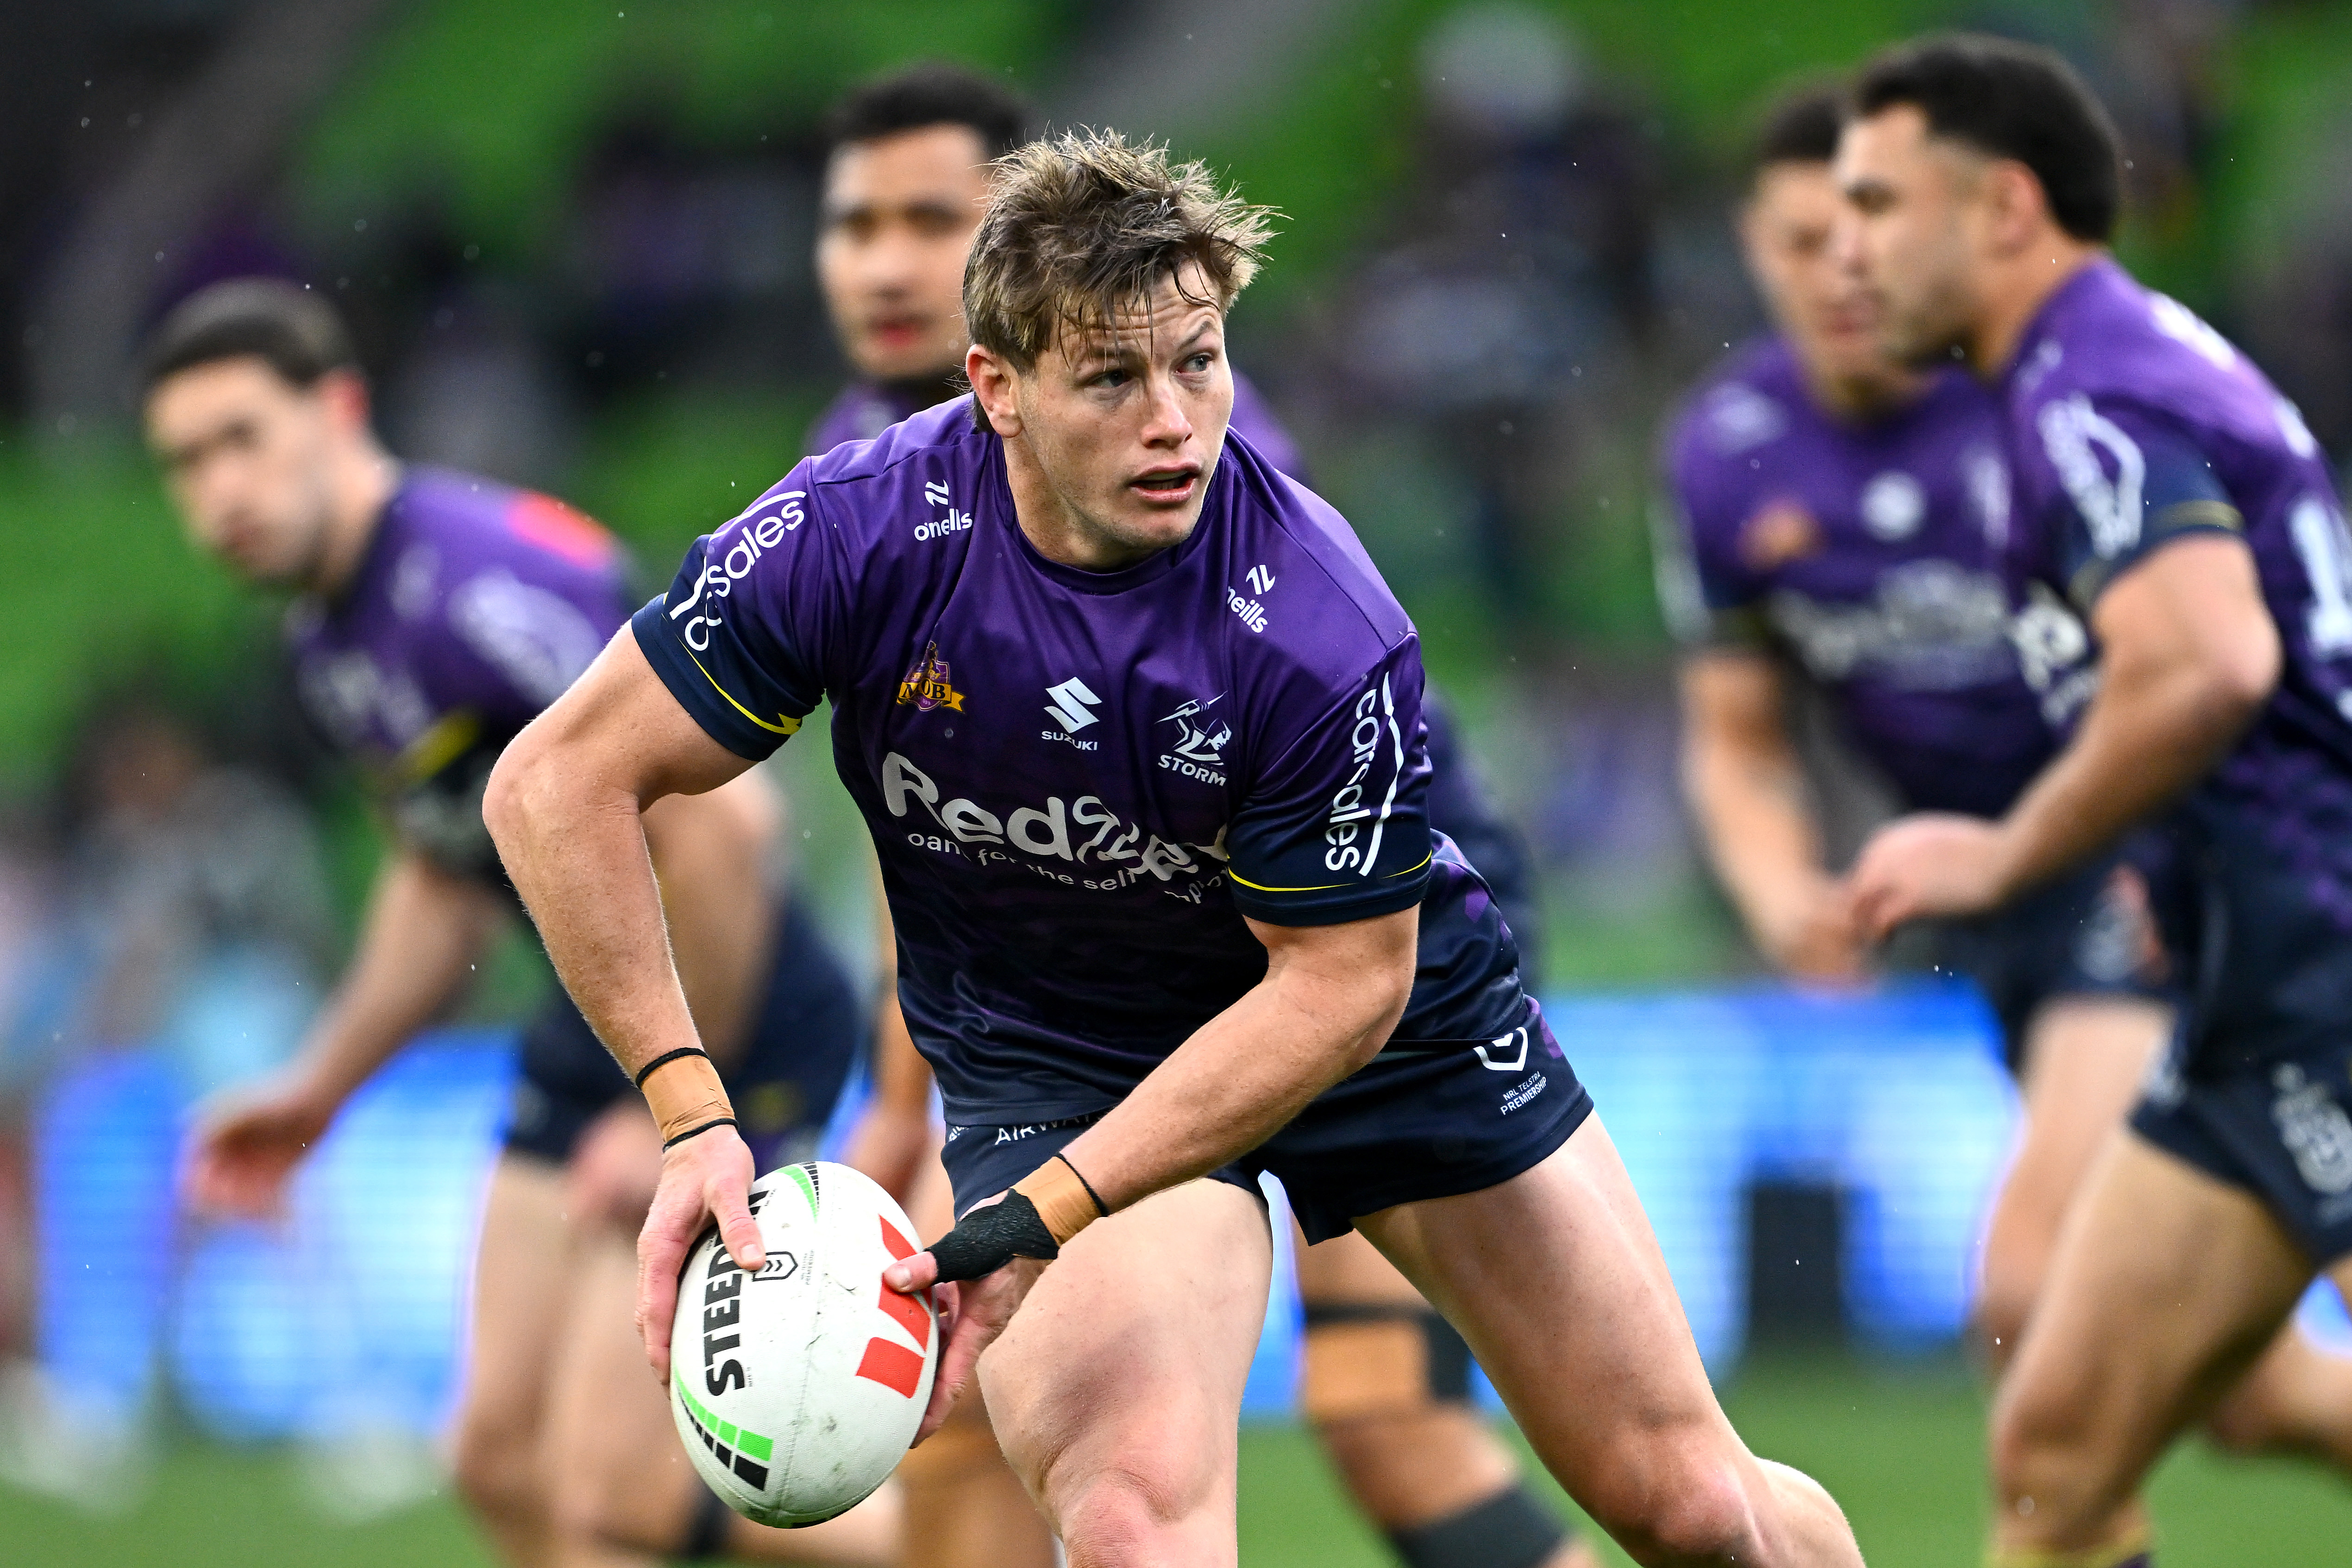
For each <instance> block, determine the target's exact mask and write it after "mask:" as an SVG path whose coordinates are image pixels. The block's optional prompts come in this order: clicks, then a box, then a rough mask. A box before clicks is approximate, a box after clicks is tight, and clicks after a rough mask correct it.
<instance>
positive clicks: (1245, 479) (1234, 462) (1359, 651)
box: [1208, 434, 1413, 676]
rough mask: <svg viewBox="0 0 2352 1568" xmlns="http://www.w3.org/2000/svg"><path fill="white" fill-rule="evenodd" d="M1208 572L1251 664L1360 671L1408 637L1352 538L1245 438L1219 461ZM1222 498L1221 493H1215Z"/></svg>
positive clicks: (1406, 621) (1333, 512)
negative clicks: (1213, 576) (1214, 576)
mask: <svg viewBox="0 0 2352 1568" xmlns="http://www.w3.org/2000/svg"><path fill="white" fill-rule="evenodd" d="M1218 469H1219V471H1218V474H1217V477H1216V484H1217V490H1215V491H1213V492H1212V497H1211V500H1212V504H1213V505H1215V506H1216V508H1217V510H1218V513H1219V515H1218V517H1217V520H1216V521H1217V523H1218V526H1217V528H1216V530H1215V532H1214V535H1213V541H1214V545H1213V556H1212V558H1211V560H1210V561H1209V562H1208V565H1209V567H1210V569H1211V570H1212V571H1213V573H1214V574H1217V575H1218V576H1219V577H1220V578H1221V582H1220V584H1219V586H1218V592H1219V593H1220V594H1221V595H1222V596H1223V602H1224V608H1225V612H1226V613H1225V615H1224V616H1223V624H1224V626H1225V627H1226V632H1227V636H1228V638H1229V639H1230V640H1231V642H1232V643H1233V646H1234V647H1236V648H1237V649H1239V650H1241V651H1243V652H1244V655H1245V656H1246V657H1248V658H1255V659H1258V660H1264V661H1270V662H1272V663H1274V664H1276V665H1279V666H1283V667H1286V668H1312V669H1320V670H1328V672H1330V673H1332V674H1334V675H1339V676H1348V675H1353V674H1358V673H1360V672H1361V671H1363V670H1364V669H1366V668H1370V666H1372V665H1373V664H1376V663H1378V662H1379V661H1380V660H1381V658H1384V657H1386V656H1387V654H1388V653H1389V652H1390V650H1391V649H1393V648H1394V647H1396V646H1397V645H1398V644H1399V643H1401V642H1403V641H1405V640H1406V639H1407V638H1409V637H1412V633H1413V627H1412V617H1410V616H1407V615H1406V614H1405V612H1404V607H1403V606H1402V605H1400V604H1398V603H1397V599H1396V595H1394V594H1393V593H1391V592H1390V590H1389V585H1388V584H1387V582H1386V581H1385V580H1383V579H1382V578H1381V574H1380V569H1379V568H1378V567H1376V566H1374V565H1373V564H1372V560H1371V557H1370V555H1368V554H1367V553H1365V551H1364V546H1363V543H1362V542H1361V541H1360V540H1359V539H1358V538H1357V537H1356V531H1355V530H1354V529H1353V528H1352V527H1350V526H1349V522H1348V520H1347V519H1346V518H1344V517H1342V516H1341V515H1340V514H1339V509H1338V508H1336V507H1334V506H1332V505H1331V503H1330V502H1328V501H1327V500H1324V499H1323V498H1322V497H1321V496H1318V495H1317V494H1316V493H1315V492H1314V491H1313V490H1310V489H1307V487H1306V486H1305V485H1302V484H1300V483H1299V482H1298V481H1297V480H1296V479H1292V478H1291V477H1290V476H1289V475H1288V474H1286V473H1285V472H1283V471H1282V470H1281V469H1280V468H1277V467H1276V466H1275V464H1274V463H1273V462H1272V461H1271V460H1270V459H1269V458H1267V457H1266V455H1265V453H1263V452H1261V451H1260V450H1258V448H1257V447H1255V446H1253V445H1252V444H1251V443H1250V441H1249V440H1248V438H1247V437H1242V436H1238V435H1231V434H1229V435H1228V436H1227V437H1226V441H1225V449H1224V452H1223V456H1222V457H1221V458H1220V459H1219V464H1218ZM1220 492H1221V493H1220Z"/></svg>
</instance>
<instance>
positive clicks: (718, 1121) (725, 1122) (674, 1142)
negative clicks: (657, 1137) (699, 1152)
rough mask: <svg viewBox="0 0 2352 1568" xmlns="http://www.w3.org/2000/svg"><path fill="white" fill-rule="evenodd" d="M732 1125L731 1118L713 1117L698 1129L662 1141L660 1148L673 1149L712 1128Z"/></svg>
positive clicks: (690, 1129)
mask: <svg viewBox="0 0 2352 1568" xmlns="http://www.w3.org/2000/svg"><path fill="white" fill-rule="evenodd" d="M734 1125H735V1119H734V1118H733V1117H731V1116H714V1117H712V1118H711V1119H710V1120H709V1121H706V1122H704V1123H703V1124H702V1125H701V1126H699V1127H689V1128H688V1129H687V1130H686V1131H683V1132H681V1133H679V1134H678V1135H677V1137H675V1138H665V1139H663V1140H662V1147H663V1148H665V1149H675V1148H677V1146H678V1145H679V1144H681V1143H683V1142H686V1141H687V1140H688V1139H689V1138H692V1137H695V1136H696V1135H698V1134H699V1133H704V1132H708V1131H710V1130H711V1129H712V1128H714V1127H732V1126H734Z"/></svg>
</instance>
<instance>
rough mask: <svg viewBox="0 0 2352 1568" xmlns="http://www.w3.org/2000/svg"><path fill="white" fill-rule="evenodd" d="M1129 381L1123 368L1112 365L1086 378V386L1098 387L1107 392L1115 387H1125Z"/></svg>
mask: <svg viewBox="0 0 2352 1568" xmlns="http://www.w3.org/2000/svg"><path fill="white" fill-rule="evenodd" d="M1128 381H1129V376H1128V374H1127V372H1126V371H1125V370H1124V369H1123V368H1121V367H1120V366H1118V365H1113V366H1111V368H1110V369H1108V370H1098V371H1097V372H1095V374H1092V375H1090V376H1088V377H1087V385H1088V386H1099V387H1102V388H1105V389H1106V390H1108V389H1109V388H1111V387H1115V386H1125V385H1126V384H1128Z"/></svg>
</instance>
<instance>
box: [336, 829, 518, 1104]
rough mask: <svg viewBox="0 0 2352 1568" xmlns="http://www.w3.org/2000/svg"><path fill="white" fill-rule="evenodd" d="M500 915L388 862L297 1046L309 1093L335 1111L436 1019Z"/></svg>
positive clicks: (427, 871) (410, 861)
mask: <svg viewBox="0 0 2352 1568" xmlns="http://www.w3.org/2000/svg"><path fill="white" fill-rule="evenodd" d="M498 920H499V908H498V902H497V900H495V899H494V898H493V897H492V896H491V894H490V893H489V892H488V890H487V889H483V888H480V887H478V886H477V885H475V884H473V883H471V882H468V881H467V880H465V879H462V878H459V877H455V876H452V875H450V874H449V873H448V872H446V871H443V870H440V869H439V868H436V867H435V866H433V865H432V864H431V863H430V862H428V861H425V860H424V859H422V858H419V857H416V856H414V855H406V854H403V855H398V856H395V857H394V858H393V859H392V860H391V861H390V862H388V863H387V864H386V865H385V867H384V869H383V873H382V874H381V875H380V876H379V877H378V878H377V879H376V885H375V889H374V891H373V893H372V894H371V895H370V898H369V900H368V910H367V916H366V919H365V921H364V922H363V923H362V927H361V930H360V940H359V946H358V949H357V951H356V952H354V953H353V955H352V963H351V966H350V968H349V969H347V970H346V971H345V972H344V974H343V979H342V982H341V984H340V985H339V986H338V987H337V988H336V991H335V994H334V996H333V998H332V1000H331V1001H330V1002H329V1003H328V1005H327V1007H326V1009H325V1011H324V1012H323V1013H322V1014H321V1015H320V1018H319V1020H318V1022H317V1023H316V1024H315V1025H314V1026H312V1028H311V1031H310V1039H309V1040H308V1041H307V1042H306V1043H305V1045H304V1047H303V1051H302V1056H301V1058H300V1060H301V1070H302V1072H303V1073H304V1074H305V1075H306V1076H307V1077H308V1079H310V1085H311V1088H312V1089H313V1091H314V1092H316V1093H317V1094H318V1095H320V1097H321V1098H322V1099H324V1100H327V1101H329V1102H331V1103H332V1104H336V1105H340V1104H341V1103H342V1102H343V1101H344V1100H347V1099H349V1098H350V1096H351V1094H352V1091H353V1090H355V1089H358V1088H359V1086H360V1085H361V1084H362V1083H364V1082H366V1081H367V1079H369V1078H370V1077H372V1076H373V1074H374V1073H375V1071H376V1069H377V1068H381V1067H382V1066H383V1064H384V1063H385V1062H386V1061H387V1060H389V1059H391V1058H392V1057H393V1056H394V1054H395V1053H397V1052H398V1051H399V1049H400V1048H401V1047H403V1046H404V1045H406V1044H407V1043H408V1041H409V1040H410V1039H411V1038H413V1037H415V1034H416V1033H417V1031H418V1030H420V1029H423V1028H424V1027H425V1026H427V1025H428V1024H430V1023H432V1022H433V1020H434V1019H435V1018H436V1017H438V1016H440V1014H441V1013H442V1011H443V1010H444V1009H446V1007H447V1006H448V1005H449V1004H450V1002H451V1001H452V1000H453V999H454V998H455V997H456V996H457V993H458V991H459V990H460V989H461V988H463V986H464V985H465V984H466V982H467V979H468V977H469V976H470V975H471V974H472V973H473V972H474V965H475V963H476V961H477V960H478V958H479V957H480V956H481V953H482V952H483V950H484V948H485V947H487V946H488V941H489V937H490V934H491V932H492V931H494V930H495V929H496V926H497V923H498Z"/></svg>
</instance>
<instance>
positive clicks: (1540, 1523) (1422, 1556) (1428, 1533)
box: [1388, 1481, 1569, 1568]
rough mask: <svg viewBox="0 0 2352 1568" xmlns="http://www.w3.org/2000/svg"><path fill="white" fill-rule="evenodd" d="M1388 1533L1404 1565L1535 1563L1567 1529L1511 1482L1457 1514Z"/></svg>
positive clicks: (1484, 1567)
mask: <svg viewBox="0 0 2352 1568" xmlns="http://www.w3.org/2000/svg"><path fill="white" fill-rule="evenodd" d="M1388 1534H1389V1544H1390V1545H1391V1546H1393V1547H1395V1548H1396V1554H1397V1555H1398V1556H1399V1557H1401V1558H1402V1559H1404V1562H1405V1564H1406V1568H1540V1565H1541V1564H1543V1563H1548V1562H1549V1561H1550V1560H1551V1559H1552V1557H1553V1556H1554V1555H1555V1554H1556V1553H1557V1552H1559V1549H1560V1548H1561V1547H1562V1546H1563V1545H1565V1544H1567V1542H1568V1537H1569V1530H1568V1526H1566V1525H1565V1524H1562V1523H1561V1522H1560V1521H1559V1516H1558V1515H1557V1514H1555V1513H1553V1512H1552V1511H1551V1510H1549V1509H1548V1508H1546V1507H1545V1506H1544V1505H1543V1504H1542V1503H1541V1502H1539V1501H1538V1500H1537V1499H1536V1496H1535V1494H1534V1493H1533V1492H1530V1491H1529V1490H1528V1489H1527V1484H1526V1483H1525V1482H1523V1481H1514V1482H1512V1483H1511V1484H1510V1485H1509V1486H1507V1487H1505V1488H1504V1489H1502V1490H1501V1491H1499V1492H1496V1494H1495V1495H1494V1496H1493V1497H1490V1498H1488V1499H1487V1500H1486V1501H1485V1502H1474V1503H1472V1504H1471V1505H1470V1506H1469V1507H1468V1508H1465V1509H1464V1510H1462V1511H1461V1512H1460V1513H1454V1514H1448V1515H1447V1516H1446V1517H1445V1518H1444V1519H1440V1520H1433V1521H1431V1522H1429V1523H1427V1524H1423V1525H1416V1526H1414V1527H1413V1528H1412V1529H1411V1530H1391V1531H1389V1532H1388Z"/></svg>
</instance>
